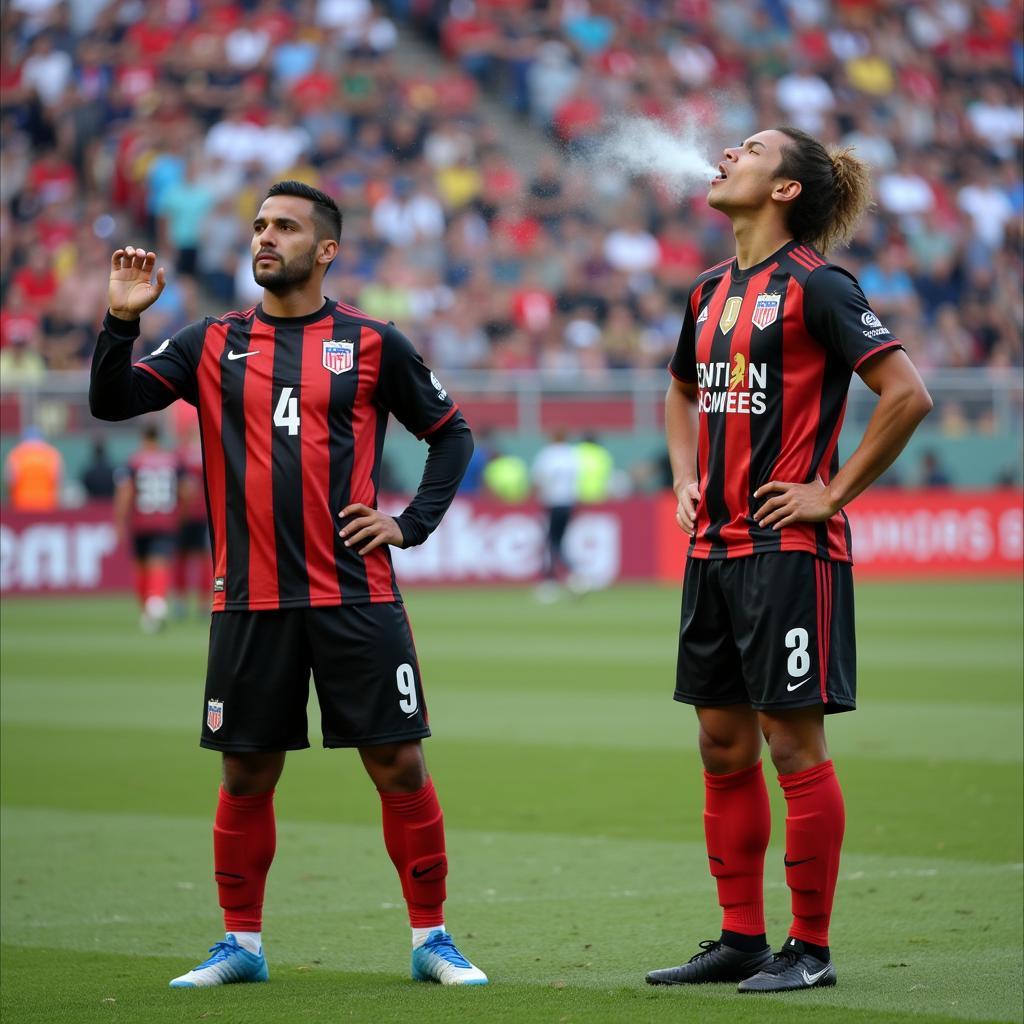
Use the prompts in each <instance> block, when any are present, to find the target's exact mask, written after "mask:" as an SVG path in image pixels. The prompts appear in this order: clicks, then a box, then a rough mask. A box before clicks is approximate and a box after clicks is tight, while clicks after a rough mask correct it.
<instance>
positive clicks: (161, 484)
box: [114, 423, 182, 633]
mask: <svg viewBox="0 0 1024 1024" xmlns="http://www.w3.org/2000/svg"><path fill="white" fill-rule="evenodd" d="M181 476H182V471H181V464H180V463H179V461H178V457H177V456H176V455H175V454H174V453H173V452H169V451H167V450H166V449H165V448H163V447H162V446H161V444H160V427H159V426H158V425H157V424H156V423H147V424H146V425H145V426H144V427H143V428H142V443H141V444H140V445H139V448H138V450H137V451H136V452H135V453H134V454H133V455H132V457H131V458H130V459H129V460H128V465H127V466H125V467H124V469H123V470H121V471H120V472H119V473H118V474H117V490H116V491H115V492H114V525H115V527H116V528H117V535H118V537H120V538H121V539H122V540H127V539H128V538H129V537H130V538H131V546H132V557H133V559H134V562H135V591H136V593H137V594H138V598H139V607H140V608H141V609H142V614H141V617H140V619H139V625H140V626H141V627H142V631H143V632H144V633H156V632H159V631H160V630H161V629H162V628H163V626H164V623H165V622H166V621H167V590H168V582H169V577H170V562H171V559H172V558H173V556H174V552H175V547H176V540H177V537H176V535H177V531H178V519H179V516H180V511H179V497H180V492H179V484H180V482H181Z"/></svg>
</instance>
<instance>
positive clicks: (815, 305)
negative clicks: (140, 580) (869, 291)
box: [804, 264, 902, 370]
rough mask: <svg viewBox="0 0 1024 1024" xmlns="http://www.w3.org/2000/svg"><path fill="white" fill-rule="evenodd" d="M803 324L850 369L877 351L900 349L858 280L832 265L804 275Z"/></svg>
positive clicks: (856, 366)
mask: <svg viewBox="0 0 1024 1024" xmlns="http://www.w3.org/2000/svg"><path fill="white" fill-rule="evenodd" d="M804 323H805V324H806V326H807V329H808V331H810V333H811V334H812V335H813V336H814V337H815V338H817V339H818V341H820V342H821V344H823V345H824V346H825V347H826V348H830V349H832V350H833V351H834V352H835V353H836V354H837V355H838V356H840V357H841V358H842V359H843V360H844V361H845V362H846V364H847V365H848V366H849V367H850V369H851V370H856V369H858V368H859V367H860V365H861V363H863V362H864V360H865V359H867V358H868V357H869V356H873V355H874V354H875V353H876V352H881V351H883V350H884V349H888V348H902V345H901V344H900V342H899V340H898V339H896V338H894V337H893V335H892V332H891V331H890V330H889V328H888V327H886V326H885V324H883V323H882V321H881V320H880V319H879V318H878V316H877V315H876V313H875V311H874V310H873V309H872V308H871V307H870V306H869V305H868V300H867V299H866V298H865V297H864V293H863V292H862V291H861V289H860V285H859V284H857V279H856V278H855V277H854V276H853V275H852V274H850V273H848V272H847V271H845V270H843V268H842V267H837V266H835V265H834V264H829V265H828V266H824V267H819V268H818V269H817V270H815V271H814V272H813V273H812V274H811V275H810V277H808V278H807V283H806V284H805V285H804Z"/></svg>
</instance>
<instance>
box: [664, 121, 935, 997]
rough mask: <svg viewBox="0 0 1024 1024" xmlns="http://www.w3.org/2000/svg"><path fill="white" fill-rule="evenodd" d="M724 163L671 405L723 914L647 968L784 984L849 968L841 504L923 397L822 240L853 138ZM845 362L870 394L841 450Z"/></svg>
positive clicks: (692, 649) (843, 223)
mask: <svg viewBox="0 0 1024 1024" xmlns="http://www.w3.org/2000/svg"><path fill="white" fill-rule="evenodd" d="M719 172H720V173H719V175H718V176H717V177H716V178H715V179H713V181H712V182H711V189H710V192H709V194H708V204H709V205H710V206H711V207H713V208H714V209H716V210H718V211H720V212H722V213H724V214H725V215H726V216H727V217H728V218H729V220H730V222H731V225H732V230H733V235H734V237H735V240H736V256H735V257H734V258H733V259H730V260H726V261H725V262H723V263H721V264H719V265H718V266H715V267H712V268H711V269H709V270H706V271H705V272H704V273H703V274H701V275H699V276H698V277H697V279H696V280H695V281H694V283H693V286H692V288H691V290H690V294H689V297H688V301H687V304H686V309H685V311H684V317H683V327H682V331H681V333H680V336H679V344H678V347H677V349H676V352H675V355H674V356H673V358H672V361H671V363H670V364H669V370H670V371H671V374H672V380H671V383H670V385H669V388H668V394H667V396H666V402H665V426H666V439H667V443H668V450H669V456H670V459H671V462H672V473H673V487H674V490H675V493H676V496H677V499H678V505H677V509H676V521H677V523H678V525H679V527H680V529H681V530H683V532H684V533H686V534H688V535H689V536H690V538H691V540H690V544H689V558H688V560H687V563H686V569H685V576H684V582H683V609H682V620H681V626H680V631H679V656H678V663H677V671H676V690H675V699H676V700H678V701H681V702H683V703H687V704H692V705H694V706H695V708H696V713H697V721H698V735H699V745H700V752H701V757H702V760H703V763H704V791H705V803H704V834H705V839H706V841H707V855H708V864H709V867H710V871H711V874H712V876H713V877H714V879H715V883H716V886H717V890H718V902H719V904H720V906H721V908H722V918H721V934H720V936H719V938H717V939H710V940H708V941H705V942H702V943H701V950H700V952H698V953H697V955H696V956H693V957H691V958H690V960H689V961H688V962H686V963H684V964H682V966H679V967H668V968H664V969H661V970H655V971H651V972H650V973H649V974H648V975H647V981H648V982H649V983H650V984H652V985H691V984H700V983H706V982H732V983H738V988H739V991H740V992H780V991H786V990H790V989H806V988H818V987H822V986H827V985H834V984H835V983H836V970H835V967H834V965H833V963H832V956H831V950H830V948H829V937H828V930H829V921H830V918H831V914H832V907H833V897H834V893H835V888H836V880H837V878H838V873H839V852H840V847H841V845H842V840H843V831H844V827H845V810H844V805H843V797H842V792H841V790H840V788H839V782H838V779H837V777H836V773H835V770H834V768H833V764H832V761H831V760H830V759H829V756H828V750H827V747H826V743H825V716H826V715H828V714H833V713H837V712H843V711H852V710H853V709H854V707H855V706H856V683H855V655H854V624H853V581H852V576H851V562H852V552H851V542H850V530H849V523H848V521H847V518H846V514H845V512H844V511H843V508H844V506H846V505H847V504H848V503H849V502H850V501H852V500H853V499H854V498H855V497H856V496H857V495H858V494H860V492H861V491H863V490H864V489H865V488H866V487H867V486H868V485H869V484H871V483H872V481H874V480H875V479H876V478H877V477H878V476H879V475H880V474H881V473H882V472H883V471H884V470H885V469H886V468H887V467H888V466H889V465H891V464H892V462H893V461H894V460H895V458H896V457H897V455H899V453H900V451H901V450H902V449H903V447H904V445H905V444H906V443H907V441H908V440H909V438H910V436H911V434H912V433H913V431H914V429H915V428H916V427H917V425H918V423H920V421H921V420H922V419H923V418H924V416H925V415H926V414H927V413H928V411H929V410H930V408H931V398H930V397H929V395H928V392H927V390H926V389H925V387H924V384H923V383H922V381H921V378H920V377H919V376H918V374H917V371H916V370H915V369H914V366H913V364H912V363H911V362H910V360H909V359H908V358H907V355H906V353H905V352H904V351H903V349H902V346H901V345H900V342H899V341H898V340H897V338H896V337H895V336H894V334H893V333H892V331H891V330H890V327H889V326H888V325H886V324H883V323H882V321H881V320H880V319H879V318H878V316H877V315H876V314H875V313H874V311H873V310H872V309H871V308H870V306H869V305H868V303H867V300H866V299H865V298H864V294H863V293H862V291H861V289H860V286H859V285H858V284H857V281H856V279H855V278H854V277H853V276H852V275H851V274H849V273H848V272H847V271H845V270H843V269H842V268H841V267H839V266H837V265H835V264H833V263H830V262H829V261H828V260H827V259H826V258H825V255H824V254H825V253H827V252H829V251H830V250H832V249H834V248H836V247H838V246H841V245H843V244H845V243H847V242H848V241H849V239H850V238H851V236H852V235H853V233H854V231H855V230H856V227H857V224H858V222H859V221H860V218H861V217H862V216H863V214H864V212H865V211H866V210H867V209H868V207H869V206H870V205H871V188H870V177H869V174H868V171H867V168H866V167H865V166H864V164H863V163H861V161H860V160H858V159H857V158H856V156H855V155H854V154H853V152H852V151H851V150H850V149H842V150H837V151H834V152H829V151H828V150H826V148H825V147H824V146H823V145H822V144H821V143H820V142H819V141H818V140H817V139H815V138H813V137H812V136H810V135H808V134H807V133H806V132H803V131H800V130H799V129H797V128H790V127H780V128H772V129H768V130H767V131H762V132H758V133H757V134H756V135H752V136H751V137H750V138H748V139H747V140H746V141H745V142H744V143H743V144H742V145H741V146H736V147H733V148H729V149H726V150H725V151H724V153H723V159H722V162H721V163H720V164H719ZM853 373H857V374H859V375H860V377H861V378H862V379H863V380H864V381H865V382H866V383H867V385H868V387H870V388H871V389H872V390H873V391H874V392H875V393H876V394H877V395H878V404H877V405H876V407H875V411H874V413H873V415H872V417H871V420H870V422H869V423H868V425H867V428H866V430H865V432H864V436H863V437H862V439H861V441H860V444H859V445H858V446H857V448H856V449H855V450H854V451H853V452H852V453H851V454H850V455H849V456H848V457H847V458H846V459H845V461H842V462H841V460H840V458H839V450H838V439H839V433H840V427H841V425H842V420H843V413H844V410H845V406H846V396H847V392H848V389H849V385H850V381H851V377H852V375H853ZM762 739H764V740H767V743H768V747H769V752H770V755H771V760H772V763H773V765H774V767H775V770H776V772H777V773H778V778H779V784H780V785H781V787H782V791H783V795H784V796H785V800H786V808H787V815H786V822H785V840H786V847H785V855H784V862H785V869H786V881H787V883H788V885H789V888H790V892H791V905H792V912H793V919H792V924H791V925H790V927H789V930H788V933H787V938H786V940H785V942H784V943H783V945H782V948H781V950H780V951H779V952H778V953H775V954H774V955H773V954H772V951H771V948H770V947H769V945H768V941H767V928H766V923H765V914H764V896H763V875H764V858H765V852H766V850H767V848H768V836H769V832H770V830H771V811H770V807H769V802H768V791H767V788H766V785H765V779H764V774H763V772H762V768H761V746H762ZM675 799H676V798H675V797H673V798H672V800H673V802H674V801H675Z"/></svg>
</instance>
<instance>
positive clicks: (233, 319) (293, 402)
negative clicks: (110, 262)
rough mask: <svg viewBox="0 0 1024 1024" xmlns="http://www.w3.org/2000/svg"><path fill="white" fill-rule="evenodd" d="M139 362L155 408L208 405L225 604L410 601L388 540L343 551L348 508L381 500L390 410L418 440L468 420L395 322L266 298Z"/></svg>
mask: <svg viewBox="0 0 1024 1024" xmlns="http://www.w3.org/2000/svg"><path fill="white" fill-rule="evenodd" d="M135 366H136V373H138V372H140V371H141V372H143V376H144V377H146V378H147V379H150V380H151V381H157V382H159V384H160V385H161V387H158V388H156V389H155V390H156V391H158V392H163V397H162V399H161V396H160V395H159V394H157V395H155V396H154V400H153V404H155V405H157V406H159V405H166V404H168V402H169V401H171V400H173V397H174V396H178V397H180V398H183V399H185V400H186V401H188V402H190V403H192V404H193V405H196V406H197V407H198V409H199V423H200V428H201V431H202V443H203V462H204V466H205V478H206V497H207V504H208V508H209V517H210V532H211V536H212V540H213V559H214V594H213V610H214V611H222V610H225V609H227V610H240V611H257V610H264V609H275V608H302V607H317V606H328V605H336V604H342V603H346V604H364V603H368V602H374V603H375V602H383V601H398V600H401V595H400V594H399V591H398V587H397V585H396V583H395V578H394V573H393V570H392V565H391V554H390V550H389V548H388V547H387V545H382V546H381V547H379V548H376V549H375V550H374V551H372V552H371V553H370V554H368V555H367V556H365V557H363V556H360V555H359V554H357V553H356V551H355V550H354V549H349V548H346V547H345V545H344V541H343V540H342V539H341V538H340V537H339V535H338V533H339V529H340V527H341V525H342V523H341V521H340V520H339V519H338V513H339V512H340V511H341V509H343V508H344V507H345V506H346V505H349V504H350V503H353V502H362V503H364V504H366V505H369V506H371V507H375V506H376V498H377V481H378V476H379V473H380V464H381V452H382V449H383V445H384V432H385V429H386V427H387V419H388V414H389V413H393V414H394V415H395V416H396V417H397V419H398V420H399V421H400V422H401V423H402V424H403V425H404V426H405V427H406V428H407V429H408V430H409V431H410V432H412V433H413V434H416V435H417V436H418V437H424V436H426V435H428V434H430V433H432V432H433V431H435V430H437V429H438V428H440V427H441V426H442V425H444V424H446V423H448V422H449V421H451V420H452V419H453V418H455V417H459V416H460V415H461V414H460V413H459V412H458V410H457V406H456V405H455V404H454V402H453V401H452V399H451V398H450V397H449V395H448V392H447V391H446V390H445V388H444V387H443V386H442V384H441V383H440V382H439V381H438V379H437V378H436V377H435V376H434V375H433V374H432V373H431V371H430V370H429V369H428V368H427V367H426V366H425V365H424V363H423V360H422V359H421V358H420V356H419V354H418V353H417V352H416V350H415V349H414V348H413V346H412V344H411V343H410V342H409V341H408V339H406V338H405V336H404V335H403V334H402V333H401V332H400V331H398V330H397V329H396V328H395V326H394V324H388V323H383V322H381V321H378V320H373V319H371V318H369V317H367V316H366V315H365V314H363V313H362V312H360V311H359V310H357V309H355V308H353V307H351V306H346V305H344V304H342V303H339V302H335V301H333V300H328V301H326V302H325V303H324V305H323V306H322V307H321V308H320V309H319V310H318V311H317V312H315V313H311V314H310V315H308V316H305V317H294V318H281V317H274V316H270V315H268V314H266V313H265V312H263V310H262V307H260V306H257V307H255V308H254V309H250V310H248V311H247V312H244V313H228V314H226V315H225V316H222V317H217V318H207V319H205V320H202V321H199V322H197V323H194V324H190V325H189V326H188V327H186V328H184V329H183V330H181V331H179V332H178V333H177V334H176V335H174V336H173V337H172V338H169V339H168V340H167V341H166V342H164V344H163V345H161V346H160V347H159V348H158V349H157V350H156V351H155V352H154V353H152V354H151V355H149V356H147V357H145V358H144V359H142V360H140V361H139V362H138V363H136V364H135ZM165 389H166V390H165ZM167 392H170V394H167ZM456 482H457V481H456Z"/></svg>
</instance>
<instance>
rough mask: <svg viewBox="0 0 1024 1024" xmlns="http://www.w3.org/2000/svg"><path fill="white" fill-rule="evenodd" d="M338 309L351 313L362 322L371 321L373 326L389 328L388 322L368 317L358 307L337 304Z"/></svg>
mask: <svg viewBox="0 0 1024 1024" xmlns="http://www.w3.org/2000/svg"><path fill="white" fill-rule="evenodd" d="M335 305H336V306H337V307H338V309H340V310H342V311H343V312H345V313H351V314H352V315H353V316H357V317H359V318H360V319H361V320H369V321H370V323H372V324H380V325H381V327H387V325H388V321H387V320H378V319H377V318H376V317H372V316H367V315H366V313H364V312H363V311H362V310H361V309H358V308H357V307H356V306H350V305H349V304H348V303H347V302H335Z"/></svg>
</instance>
